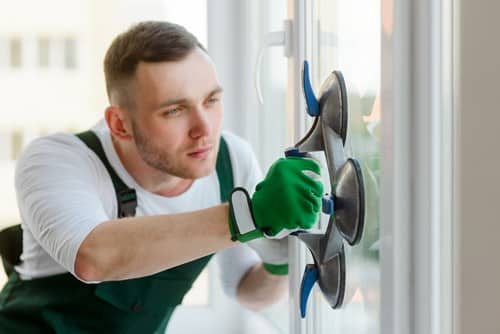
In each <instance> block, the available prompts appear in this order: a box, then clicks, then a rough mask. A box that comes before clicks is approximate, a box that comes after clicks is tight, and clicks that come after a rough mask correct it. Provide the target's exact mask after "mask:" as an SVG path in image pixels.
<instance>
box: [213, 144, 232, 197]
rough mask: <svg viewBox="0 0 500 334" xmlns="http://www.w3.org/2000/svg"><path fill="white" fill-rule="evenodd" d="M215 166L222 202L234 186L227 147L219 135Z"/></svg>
mask: <svg viewBox="0 0 500 334" xmlns="http://www.w3.org/2000/svg"><path fill="white" fill-rule="evenodd" d="M215 168H216V170H217V177H218V179H219V187H220V200H221V202H223V203H224V202H227V201H229V196H230V195H231V191H232V190H233V188H234V180H233V168H232V166H231V158H230V155H229V149H228V147H227V143H226V141H225V140H224V137H222V136H221V137H220V143H219V153H218V154H217V164H216V167H215Z"/></svg>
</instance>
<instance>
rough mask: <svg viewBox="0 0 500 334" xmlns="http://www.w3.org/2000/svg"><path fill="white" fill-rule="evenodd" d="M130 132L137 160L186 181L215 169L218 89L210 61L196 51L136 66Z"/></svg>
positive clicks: (219, 107) (219, 108) (219, 111)
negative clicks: (139, 158)
mask: <svg viewBox="0 0 500 334" xmlns="http://www.w3.org/2000/svg"><path fill="white" fill-rule="evenodd" d="M133 87H134V93H133V96H132V98H133V99H134V101H135V108H134V110H133V111H132V112H131V114H132V117H131V119H132V131H133V135H134V141H135V144H136V146H137V150H138V152H139V155H140V156H141V158H142V160H144V162H145V163H146V164H147V165H149V166H150V167H152V168H154V169H156V170H158V171H161V172H164V173H167V174H169V175H174V176H177V177H181V178H185V179H195V178H199V177H203V176H206V175H208V174H210V173H211V172H212V171H213V170H214V167H215V161H216V158H217V151H218V146H219V136H220V130H221V123H222V114H223V107H222V102H221V98H222V89H221V87H220V84H219V82H218V80H217V76H216V73H215V68H214V65H213V63H212V62H211V60H210V59H209V57H208V56H207V55H206V53H204V52H203V51H202V50H200V49H195V50H194V51H192V52H191V53H190V54H189V55H188V56H187V57H185V58H184V59H183V60H180V61H176V62H161V63H139V65H138V67H137V70H136V73H135V77H134V83H133Z"/></svg>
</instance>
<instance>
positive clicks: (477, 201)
mask: <svg viewBox="0 0 500 334" xmlns="http://www.w3.org/2000/svg"><path fill="white" fill-rule="evenodd" d="M455 6H456V7H455V9H456V14H457V15H456V16H455V19H456V21H455V22H456V25H455V36H456V38H455V47H456V49H455V50H456V53H455V56H456V57H455V61H456V68H455V79H456V80H455V82H456V87H455V92H456V99H455V103H456V105H455V111H456V116H457V119H456V120H457V131H458V133H457V150H458V151H457V159H456V161H455V164H456V183H455V184H456V186H457V188H456V195H457V198H456V202H455V203H456V211H455V212H456V217H455V218H456V220H455V222H456V230H455V231H456V239H455V264H456V267H455V275H454V276H455V300H454V306H455V321H454V324H455V331H454V333H456V334H469V333H478V334H479V333H480V334H498V333H500V319H499V301H500V264H499V262H498V254H499V253H500V214H499V210H498V207H499V204H498V199H500V177H499V171H500V154H499V151H500V150H499V147H498V145H499V143H500V108H499V102H500V99H499V96H500V93H499V89H500V84H499V81H498V80H499V78H500V43H499V42H498V31H500V20H499V19H498V13H500V2H499V1H495V0H475V1H465V0H457V1H455Z"/></svg>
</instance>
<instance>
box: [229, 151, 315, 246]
mask: <svg viewBox="0 0 500 334" xmlns="http://www.w3.org/2000/svg"><path fill="white" fill-rule="evenodd" d="M320 173H321V169H320V166H319V164H318V163H317V162H316V161H314V160H312V159H304V158H297V157H289V158H281V159H279V160H278V161H276V162H275V163H274V164H273V165H272V166H271V168H269V171H268V172H267V175H266V177H265V179H264V180H263V181H262V182H260V183H259V184H258V185H257V187H256V189H255V193H254V195H253V197H252V199H251V200H250V196H249V195H248V192H247V191H246V190H245V189H243V188H236V189H234V190H233V193H232V194H231V203H230V217H229V228H230V230H231V236H232V239H233V240H239V241H242V242H246V241H250V240H253V239H256V238H259V237H262V236H266V237H268V238H273V237H274V238H276V237H282V236H284V235H287V234H289V233H290V232H292V231H294V230H297V229H309V228H311V227H312V226H313V225H314V224H315V223H316V222H317V221H318V217H319V214H320V212H321V198H322V196H323V184H322V183H321V181H320V180H319V177H318V178H313V176H312V175H316V176H319V174H320Z"/></svg>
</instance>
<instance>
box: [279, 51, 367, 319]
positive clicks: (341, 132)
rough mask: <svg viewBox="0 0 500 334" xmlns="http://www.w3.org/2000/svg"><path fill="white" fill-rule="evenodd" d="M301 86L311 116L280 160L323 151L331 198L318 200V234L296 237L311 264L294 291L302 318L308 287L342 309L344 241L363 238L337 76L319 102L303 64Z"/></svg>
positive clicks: (358, 185) (361, 204)
mask: <svg viewBox="0 0 500 334" xmlns="http://www.w3.org/2000/svg"><path fill="white" fill-rule="evenodd" d="M302 86H303V92H304V96H305V99H306V104H307V113H308V114H309V115H310V116H312V117H314V122H313V125H312V126H311V129H310V130H309V131H308V132H307V134H306V135H305V136H304V138H302V139H301V140H300V141H299V142H298V143H296V144H295V146H294V147H292V148H290V149H288V150H287V151H286V152H285V155H286V156H305V155H306V154H307V153H308V152H315V151H323V152H324V153H325V158H326V163H327V167H328V175H329V178H330V185H331V189H332V194H331V195H327V196H325V197H324V198H323V212H324V213H325V214H328V215H330V219H329V221H328V227H327V229H326V232H325V233H324V234H318V233H307V232H301V233H298V234H296V235H297V237H298V238H299V239H300V240H301V241H302V242H304V243H305V244H306V245H307V247H308V248H309V250H310V252H311V254H312V257H313V259H314V264H308V265H307V266H306V268H305V271H304V276H303V279H302V285H301V289H300V290H301V291H300V312H301V316H302V317H303V318H304V317H305V314H306V305H307V299H308V297H309V294H310V292H311V289H312V287H313V285H314V283H316V282H318V285H319V287H320V289H321V292H322V293H323V295H324V297H325V299H326V300H327V301H328V303H329V304H330V306H331V307H332V308H334V309H335V308H338V307H340V306H341V305H342V303H343V300H344V292H345V280H346V270H345V252H344V240H345V241H347V243H348V244H349V245H351V246H354V245H356V244H358V243H359V241H360V240H361V236H362V234H363V227H364V216H365V195H364V187H363V175H362V174H361V168H360V165H359V162H358V161H357V160H356V159H354V158H346V156H345V152H344V145H345V141H346V137H347V125H348V124H347V116H348V115H347V92H346V87H345V83H344V78H343V76H342V73H340V72H338V71H333V72H332V73H331V74H330V76H329V77H328V78H327V79H326V80H325V82H324V83H323V85H322V86H321V89H320V95H319V96H320V97H319V100H318V99H317V98H316V96H315V95H314V91H313V89H312V86H311V83H310V79H309V65H308V63H307V61H304V67H303V70H302Z"/></svg>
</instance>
